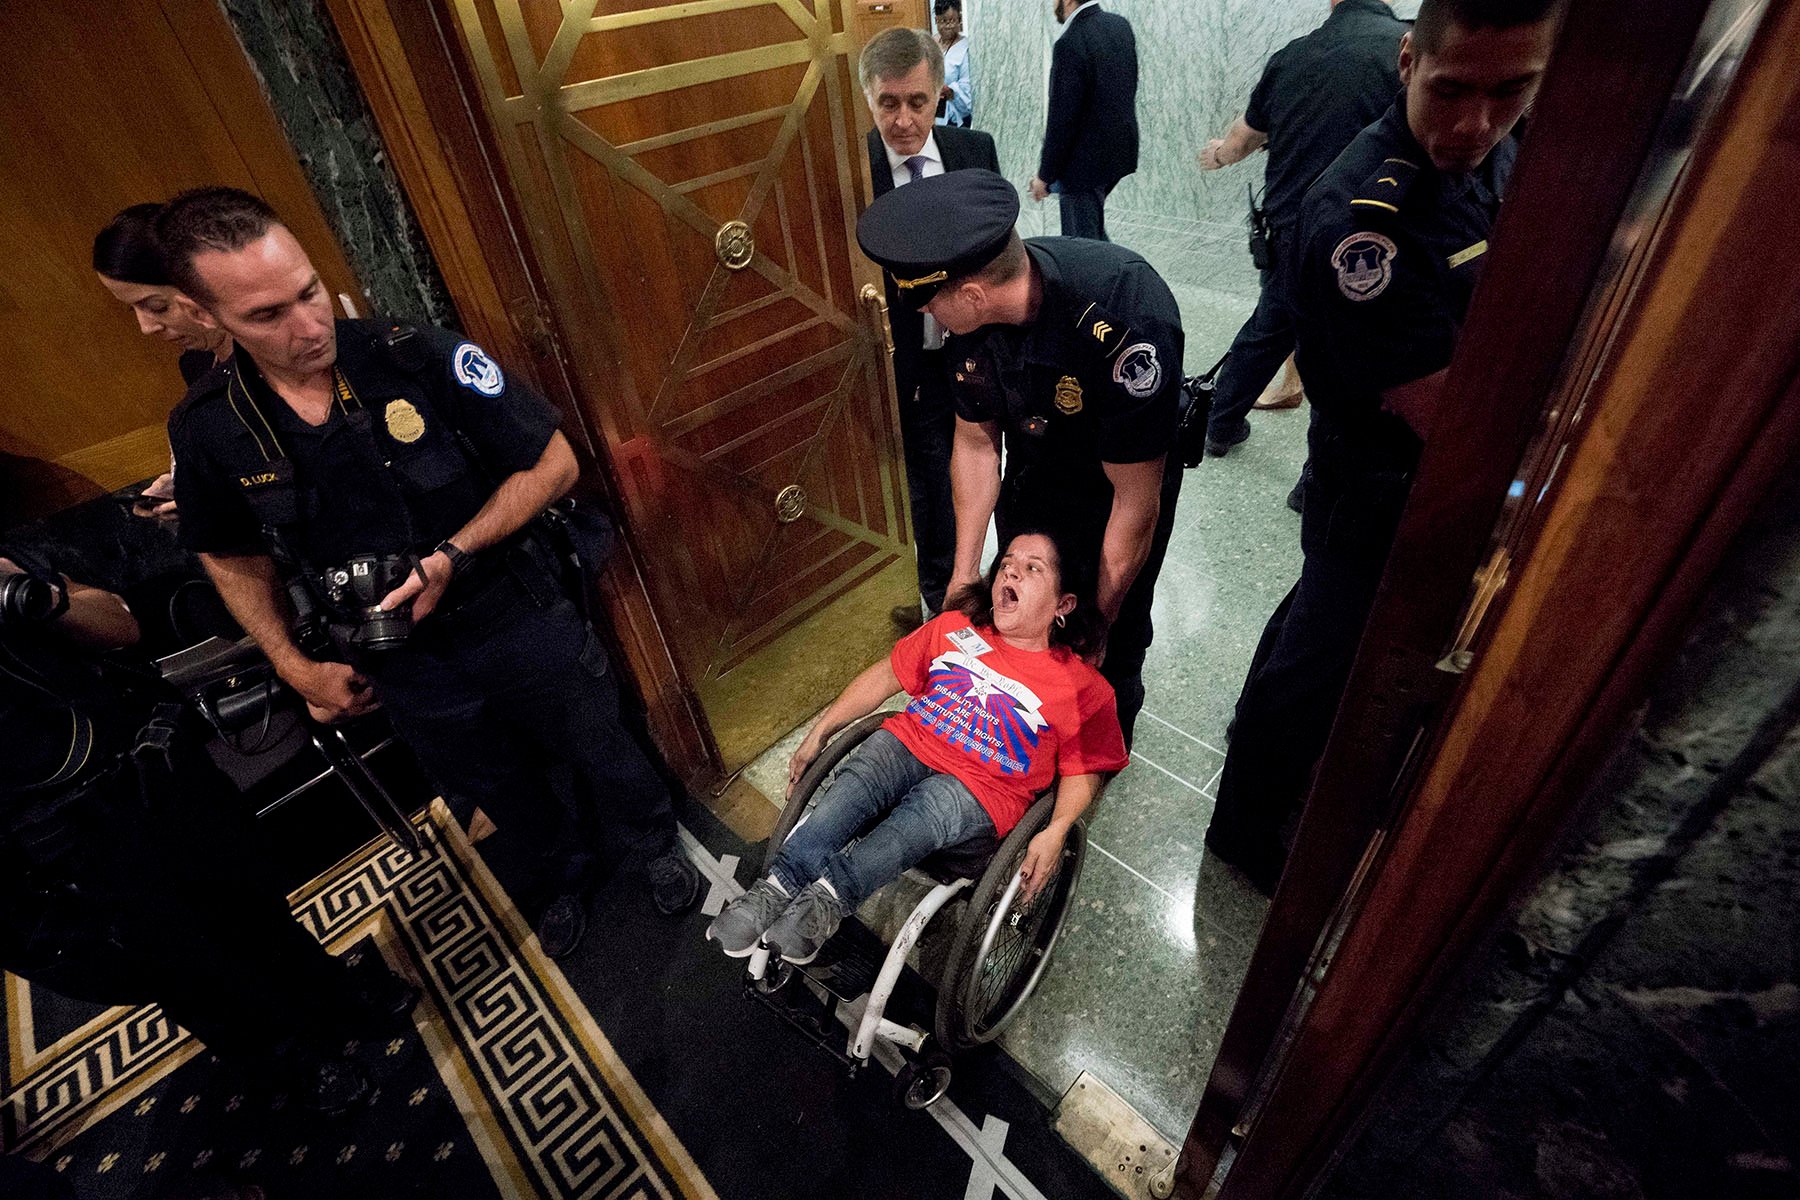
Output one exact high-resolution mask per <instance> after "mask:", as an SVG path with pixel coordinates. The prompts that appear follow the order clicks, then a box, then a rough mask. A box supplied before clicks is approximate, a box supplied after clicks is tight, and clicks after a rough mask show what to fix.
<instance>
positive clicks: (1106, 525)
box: [856, 170, 1182, 741]
mask: <svg viewBox="0 0 1800 1200" xmlns="http://www.w3.org/2000/svg"><path fill="white" fill-rule="evenodd" d="M1018 215H1019V197H1018V193H1017V191H1015V190H1014V188H1013V186H1012V185H1011V184H1009V183H1007V182H1006V180H1005V179H1003V178H1001V177H1000V176H999V175H997V174H995V173H994V172H992V171H984V170H967V171H957V172H953V173H951V174H948V175H940V176H937V177H936V178H932V179H922V180H919V181H918V182H916V183H913V184H911V185H910V186H908V187H904V188H899V189H897V190H895V191H893V192H890V193H888V194H887V195H886V196H883V197H882V198H880V199H879V200H877V201H876V202H875V203H874V204H872V205H871V206H870V207H869V209H868V211H867V212H865V213H864V214H863V216H862V218H861V219H860V220H859V221H858V222H857V226H856V234H857V240H858V241H859V242H861V244H862V248H863V251H864V253H866V254H868V256H869V257H870V258H872V259H874V260H875V261H876V262H878V263H880V264H881V265H882V267H883V268H884V269H886V270H887V272H888V273H889V274H890V275H891V276H892V278H893V280H894V285H895V289H896V290H897V291H898V292H899V294H900V295H901V296H902V297H903V298H904V300H905V301H906V302H908V303H910V304H912V305H913V306H914V307H916V308H921V309H923V310H924V311H925V312H927V313H930V314H931V316H933V317H934V318H936V320H937V322H938V323H939V324H940V325H942V326H943V327H944V328H945V329H947V330H949V331H950V332H951V333H952V334H955V335H957V336H956V337H955V338H953V339H952V341H951V342H950V343H949V345H948V346H947V347H946V353H947V355H948V357H949V359H950V363H951V368H952V372H951V374H952V380H953V386H952V393H953V395H954V398H955V403H956V416H957V419H956V442H955V446H954V449H953V450H952V453H951V461H950V478H951V484H952V492H953V494H954V497H955V503H956V563H955V568H954V571H953V577H952V588H951V590H952V591H955V590H956V589H957V588H958V587H960V586H964V585H968V584H973V583H975V582H976V581H977V580H978V579H979V578H980V575H981V551H982V544H983V540H984V538H985V536H986V533H987V526H988V519H989V517H990V516H991V517H993V518H994V521H995V524H996V525H997V526H998V528H999V534H1000V544H1001V545H1005V544H1006V542H1007V541H1008V540H1009V538H1010V536H1011V535H1010V530H1011V529H1013V528H1017V527H1020V526H1023V525H1040V526H1049V527H1051V528H1054V529H1056V530H1057V531H1058V532H1059V533H1060V534H1062V535H1063V536H1064V537H1065V538H1067V539H1069V541H1068V542H1067V543H1065V544H1070V545H1073V546H1075V547H1077V548H1078V551H1079V552H1080V553H1082V554H1084V555H1086V556H1088V560H1089V561H1091V562H1095V563H1098V564H1099V577H1100V588H1099V597H1098V600H1099V607H1100V610H1101V612H1102V613H1103V614H1104V615H1105V617H1106V619H1107V620H1108V622H1109V623H1110V630H1109V633H1108V636H1107V642H1106V650H1105V658H1104V660H1103V661H1102V662H1101V665H1100V670H1101V673H1102V674H1104V675H1105V676H1106V678H1107V680H1108V681H1109V682H1111V683H1112V685H1113V689H1114V691H1115V692H1116V693H1117V696H1118V704H1119V723H1120V725H1122V726H1123V728H1124V730H1125V736H1126V739H1127V741H1129V740H1130V738H1131V734H1132V727H1133V725H1134V723H1135V721H1136V718H1137V713H1138V710H1139V709H1140V708H1142V707H1143V703H1144V682H1143V666H1144V653H1145V651H1146V650H1148V649H1149V646H1150V638H1151V634H1152V629H1151V623H1150V601H1151V594H1152V592H1153V591H1154V589H1155V587H1156V576H1157V572H1158V571H1159V570H1161V568H1162V560H1163V554H1164V552H1165V551H1166V550H1167V549H1168V545H1169V533H1170V531H1171V530H1172V529H1173V528H1174V521H1175V501H1176V497H1177V496H1178V495H1179V493H1180V490H1181V465H1180V462H1179V460H1178V459H1177V457H1176V456H1175V455H1174V453H1173V450H1174V446H1175V429H1176V420H1177V395H1178V392H1179V389H1180V386H1181V351H1182V331H1181V313H1180V311H1179V309H1178V308H1177V307H1176V304H1175V298H1174V296H1172V295H1171V294H1170V293H1169V289H1168V287H1167V285H1165V284H1164V283H1163V281H1162V279H1161V277H1159V276H1158V275H1157V273H1156V272H1155V270H1153V269H1152V268H1151V266H1150V264H1149V263H1147V262H1145V261H1144V260H1143V259H1142V258H1140V257H1138V256H1137V255H1136V254H1133V253H1132V252H1131V251H1129V250H1126V249H1124V248H1122V247H1119V246H1115V245H1112V244H1111V243H1107V242H1096V241H1088V240H1085V239H1078V238H1032V239H1030V240H1029V241H1024V240H1021V239H1020V237H1019V235H1018V234H1017V233H1016V232H1015V231H1014V229H1013V225H1014V223H1015V222H1016V221H1017V220H1018ZM1003 446H1004V449H1005V452H1006V458H1005V463H1006V474H1005V478H1004V480H1003V479H1002V478H1001V470H1000V466H1001V449H1002V447H1003Z"/></svg>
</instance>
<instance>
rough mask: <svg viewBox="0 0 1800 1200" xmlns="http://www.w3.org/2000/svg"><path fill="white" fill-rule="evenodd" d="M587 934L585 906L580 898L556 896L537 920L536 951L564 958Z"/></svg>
mask: <svg viewBox="0 0 1800 1200" xmlns="http://www.w3.org/2000/svg"><path fill="white" fill-rule="evenodd" d="M586 932H587V905H585V904H583V903H582V902H581V897H580V896H558V897H557V898H556V899H554V900H552V901H551V902H550V907H549V908H546V909H545V910H544V915H543V916H541V917H539V918H538V923H537V939H538V949H540V950H542V951H543V952H544V953H545V954H547V955H549V956H550V957H551V958H564V957H566V956H567V955H569V954H570V953H571V952H573V951H574V949H575V947H577V946H579V945H580V944H581V935H582V934H584V933H586Z"/></svg>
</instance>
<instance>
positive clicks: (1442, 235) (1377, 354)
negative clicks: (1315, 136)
mask: <svg viewBox="0 0 1800 1200" xmlns="http://www.w3.org/2000/svg"><path fill="white" fill-rule="evenodd" d="M1553 5H1554V0H1507V2H1506V3H1496V2H1494V0H1425V2H1424V4H1423V5H1421V6H1420V9H1419V17H1418V21H1417V23H1416V25H1415V26H1414V28H1413V30H1412V31H1411V32H1410V33H1409V34H1408V35H1407V36H1406V38H1405V39H1404V40H1403V41H1402V42H1401V49H1400V77H1401V79H1402V80H1403V81H1404V82H1405V84H1406V90H1405V91H1404V92H1403V93H1402V94H1401V97H1400V99H1399V100H1397V101H1396V102H1395V103H1394V105H1393V107H1392V108H1390V109H1389V110H1388V111H1387V113H1386V115H1384V116H1383V117H1382V118H1381V119H1380V120H1379V121H1377V122H1375V123H1374V124H1373V125H1370V126H1369V127H1368V128H1367V129H1365V130H1364V131H1363V132H1362V133H1360V134H1359V135H1357V138H1356V140H1355V141H1353V142H1352V143H1351V144H1350V146H1349V148H1348V149H1346V150H1345V151H1344V153H1343V155H1342V156H1340V157H1339V158H1338V160H1337V161H1336V162H1335V163H1333V164H1332V166H1331V167H1330V168H1329V169H1328V170H1327V171H1326V172H1325V174H1324V176H1322V177H1321V178H1320V180H1319V181H1318V183H1317V184H1315V185H1314V186H1313V188H1312V190H1311V191H1309V192H1308V193H1307V196H1306V201H1305V203H1304V205H1303V206H1302V209H1301V217H1300V233H1299V242H1298V245H1299V254H1298V256H1297V259H1296V271H1295V276H1294V278H1293V280H1292V287H1293V295H1294V297H1295V305H1296V320H1297V322H1298V335H1299V346H1298V357H1299V364H1300V372H1301V375H1302V376H1303V377H1304V378H1305V380H1306V390H1307V395H1308V396H1309V397H1310V399H1311V400H1312V404H1313V421H1312V427H1311V430H1310V434H1309V439H1308V441H1309V449H1310V451H1311V455H1312V459H1311V462H1312V465H1311V473H1310V475H1309V476H1308V479H1307V485H1306V489H1305V500H1304V509H1303V511H1302V513H1301V530H1300V542H1301V549H1302V551H1303V552H1304V554H1305V562H1304V565H1303V567H1302V569H1301V572H1300V580H1299V582H1298V583H1296V584H1295V585H1294V587H1293V588H1292V589H1291V590H1290V591H1289V592H1288V594H1287V596H1286V598H1285V599H1283V600H1282V602H1281V604H1280V606H1279V607H1278V608H1277V609H1276V610H1275V615H1274V616H1273V617H1271V618H1270V619H1269V623H1268V626H1267V628H1266V629H1265V630H1264V631H1263V636H1262V640H1261V642H1260V643H1259V644H1258V646H1257V648H1256V654H1255V657H1254V659H1253V661H1252V663H1251V666H1250V673H1249V677H1248V678H1247V679H1246V680H1245V683H1244V690H1243V693H1242V694H1241V695H1240V696H1239V698H1238V703H1237V721H1236V725H1235V728H1234V730H1233V732H1232V737H1231V745H1230V748H1229V752H1228V753H1227V755H1226V757H1225V768H1224V773H1223V775H1222V776H1221V777H1220V780H1219V794H1218V803H1217V806H1216V808H1215V810H1214V815H1213V820H1212V825H1211V828H1210V829H1209V830H1208V831H1207V835H1206V844H1207V846H1208V847H1209V848H1210V849H1211V850H1212V851H1213V852H1214V853H1215V854H1216V855H1218V856H1219V857H1220V858H1223V859H1225V860H1226V861H1227V862H1230V863H1233V864H1235V865H1237V866H1239V867H1240V868H1242V869H1243V870H1244V872H1245V874H1247V875H1248V876H1249V877H1250V879H1251V880H1252V882H1254V883H1255V884H1256V885H1257V886H1258V887H1259V888H1260V889H1261V890H1263V891H1264V892H1267V893H1272V892H1273V891H1274V888H1275V884H1276V882H1277V881H1278V879H1279V878H1280V875H1281V867H1282V862H1283V859H1284V857H1285V852H1284V850H1283V848H1282V839H1281V831H1282V827H1283V825H1284V823H1285V822H1286V821H1287V819H1288V818H1289V817H1290V816H1291V815H1292V814H1293V813H1294V811H1295V810H1296V809H1297V807H1298V805H1299V802H1300V800H1301V799H1302V797H1303V796H1304V795H1305V792H1306V789H1307V787H1308V785H1309V783H1310V781H1311V777H1312V771H1313V768H1314V766H1315V765H1316V763H1317V761H1318V758H1319V754H1320V752H1321V751H1322V750H1323V749H1324V746H1325V739H1326V737H1327V735H1328V734H1329V732H1330V729H1331V720H1332V717H1333V715H1334V714H1335V713H1336V711H1337V705H1338V700H1339V698H1340V697H1341V695H1342V693H1343V689H1344V684H1345V682H1346V680H1347V679H1348V677H1349V673H1350V666H1351V662H1352V660H1353V659H1354V657H1355V654H1356V644H1357V641H1358V640H1359V639H1360V637H1361V636H1362V627H1363V624H1364V622H1365V621H1366V620H1367V618H1368V614H1369V608H1370V606H1371V605H1372V604H1373V603H1374V596H1375V588H1376V584H1377V583H1378V582H1379V581H1380V578H1381V570H1382V565H1383V563H1384V562H1385V561H1386V559H1387V553H1388V547H1389V545H1390V544H1391V543H1392V541H1393V538H1394V533H1395V530H1396V528H1397V527H1398V524H1399V520H1400V511H1401V508H1402V507H1403V506H1404V504H1405V502H1406V497H1407V493H1408V490H1409V489H1410V487H1411V485H1412V475H1413V470H1414V467H1415V466H1416V464H1417V463H1418V459H1419V453H1420V450H1421V448H1422V445H1423V441H1424V439H1427V438H1429V437H1430V436H1431V430H1432V425H1433V423H1434V421H1435V420H1436V419H1437V416H1438V409H1439V403H1440V399H1441V396H1442V392H1443V385H1444V376H1445V372H1446V368H1447V367H1448V365H1449V362H1450V357H1451V354H1452V352H1453V350H1454V349H1455V346H1456V337H1457V333H1458V330H1459V329H1460V327H1461V325H1462V320H1463V314H1464V313H1465V312H1466V311H1467V309H1468V306H1469V297H1470V295H1471V293H1473V291H1474V290H1475V284H1476V281H1477V280H1478V279H1479V278H1480V275H1481V269H1482V266H1483V263H1484V261H1485V256H1486V253H1487V249H1488V234H1489V231H1490V230H1491V229H1492V228H1493V224H1494V219H1495V217H1496V216H1497V214H1498V212H1499V209H1500V197H1501V195H1502V194H1503V193H1504V192H1505V190H1506V184H1507V180H1508V178H1509V177H1510V175H1511V173H1512V167H1513V160H1514V157H1515V155H1516V153H1517V144H1516V143H1515V142H1514V141H1513V140H1512V139H1511V137H1510V134H1511V132H1512V128H1513V125H1514V124H1515V123H1516V122H1517V121H1518V119H1519V117H1520V115H1521V114H1522V113H1523V112H1524V111H1525V109H1526V107H1527V106H1528V105H1529V104H1530V102H1531V98H1532V95H1533V94H1534V92H1535V91H1536V89H1537V84H1538V80H1539V78H1540V76H1541V75H1542V73H1543V70H1544V65H1545V62H1546V60H1547V59H1548V57H1549V53H1550V45H1551V41H1552V39H1553V36H1554V32H1555V29H1554V27H1555V20H1554V12H1553Z"/></svg>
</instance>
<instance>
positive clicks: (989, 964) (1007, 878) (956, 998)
mask: <svg viewBox="0 0 1800 1200" xmlns="http://www.w3.org/2000/svg"><path fill="white" fill-rule="evenodd" d="M1053 807H1054V800H1053V799H1052V798H1051V797H1049V796H1044V797H1042V798H1040V799H1039V800H1038V801H1037V802H1036V803H1035V804H1033V805H1032V806H1031V807H1030V808H1029V809H1028V810H1026V813H1025V816H1024V817H1023V818H1021V819H1020V821H1019V823H1018V824H1017V825H1015V826H1014V827H1013V829H1012V832H1010V833H1008V834H1007V835H1006V840H1005V841H1004V842H1002V843H1001V844H1000V849H999V851H998V852H996V853H995V855H994V858H993V861H992V862H990V863H989V864H988V867H987V870H986V871H985V872H983V873H982V876H981V881H980V882H979V883H977V884H976V885H975V891H974V894H973V896H971V897H970V900H969V905H968V908H967V909H966V910H965V911H964V913H963V918H962V923H961V924H960V925H959V926H958V927H957V931H956V942H955V945H954V948H953V949H952V950H951V951H950V958H949V966H948V967H947V968H946V969H945V972H944V980H943V983H942V984H941V985H940V986H939V988H938V1003H937V1021H936V1033H937V1040H938V1044H939V1045H940V1046H943V1047H944V1048H945V1049H947V1050H952V1051H955V1050H967V1049H970V1048H972V1047H974V1046H978V1045H981V1044H982V1043H984V1042H991V1041H993V1040H994V1039H995V1038H996V1037H999V1036H1000V1032H1001V1030H1003V1029H1005V1028H1006V1026H1007V1024H1008V1023H1009V1022H1010V1021H1011V1020H1012V1019H1013V1017H1014V1016H1015V1015H1017V1013H1018V1011H1019V1009H1020V1008H1021V1007H1023V1006H1024V1004H1025V1001H1026V1000H1028V999H1030V997H1031V993H1032V992H1033V991H1034V990H1035V989H1036V988H1037V985H1038V980H1039V979H1041V978H1042V977H1043V974H1044V969H1045V968H1046V967H1047V966H1049V965H1050V954H1051V951H1053V950H1054V949H1055V948H1056V940H1057V938H1058V937H1060V936H1061V935H1062V926H1063V919H1064V918H1065V917H1066V916H1067V915H1068V912H1069V904H1070V902H1071V900H1072V899H1073V898H1074V895H1075V887H1076V885H1077V884H1078V883H1079V882H1080V880H1081V864H1082V861H1083V859H1084V858H1085V857H1086V854H1087V827H1086V826H1085V825H1083V824H1082V822H1080V821H1077V822H1075V825H1074V827H1073V828H1071V829H1070V830H1069V836H1068V838H1067V839H1065V840H1064V842H1063V852H1062V861H1061V862H1060V863H1058V864H1057V868H1056V872H1055V874H1053V875H1052V876H1051V877H1050V878H1049V879H1048V880H1046V881H1045V883H1044V886H1043V887H1042V888H1041V889H1039V891H1038V894H1037V896H1036V897H1034V898H1033V900H1032V901H1031V903H1030V904H1020V903H1019V900H1018V893H1019V865H1020V864H1021V863H1022V862H1024V860H1025V850H1026V848H1027V847H1028V846H1029V845H1030V844H1031V839H1032V838H1034V837H1036V836H1037V835H1038V834H1039V833H1042V832H1043V831H1044V829H1045V827H1046V826H1048V825H1049V824H1050V814H1051V811H1052V809H1053Z"/></svg>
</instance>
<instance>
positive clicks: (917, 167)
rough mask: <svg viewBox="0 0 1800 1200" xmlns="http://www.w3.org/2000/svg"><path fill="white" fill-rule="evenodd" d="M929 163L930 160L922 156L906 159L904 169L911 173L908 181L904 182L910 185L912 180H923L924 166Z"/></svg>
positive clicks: (916, 155) (917, 155)
mask: <svg viewBox="0 0 1800 1200" xmlns="http://www.w3.org/2000/svg"><path fill="white" fill-rule="evenodd" d="M930 161H931V160H930V159H929V158H926V157H925V156H924V155H923V154H915V155H913V156H912V157H911V158H909V159H907V160H906V169H907V170H908V171H911V172H912V178H910V179H908V180H907V181H906V182H908V183H911V182H912V181H913V180H914V179H923V178H925V164H926V163H928V162H930Z"/></svg>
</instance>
